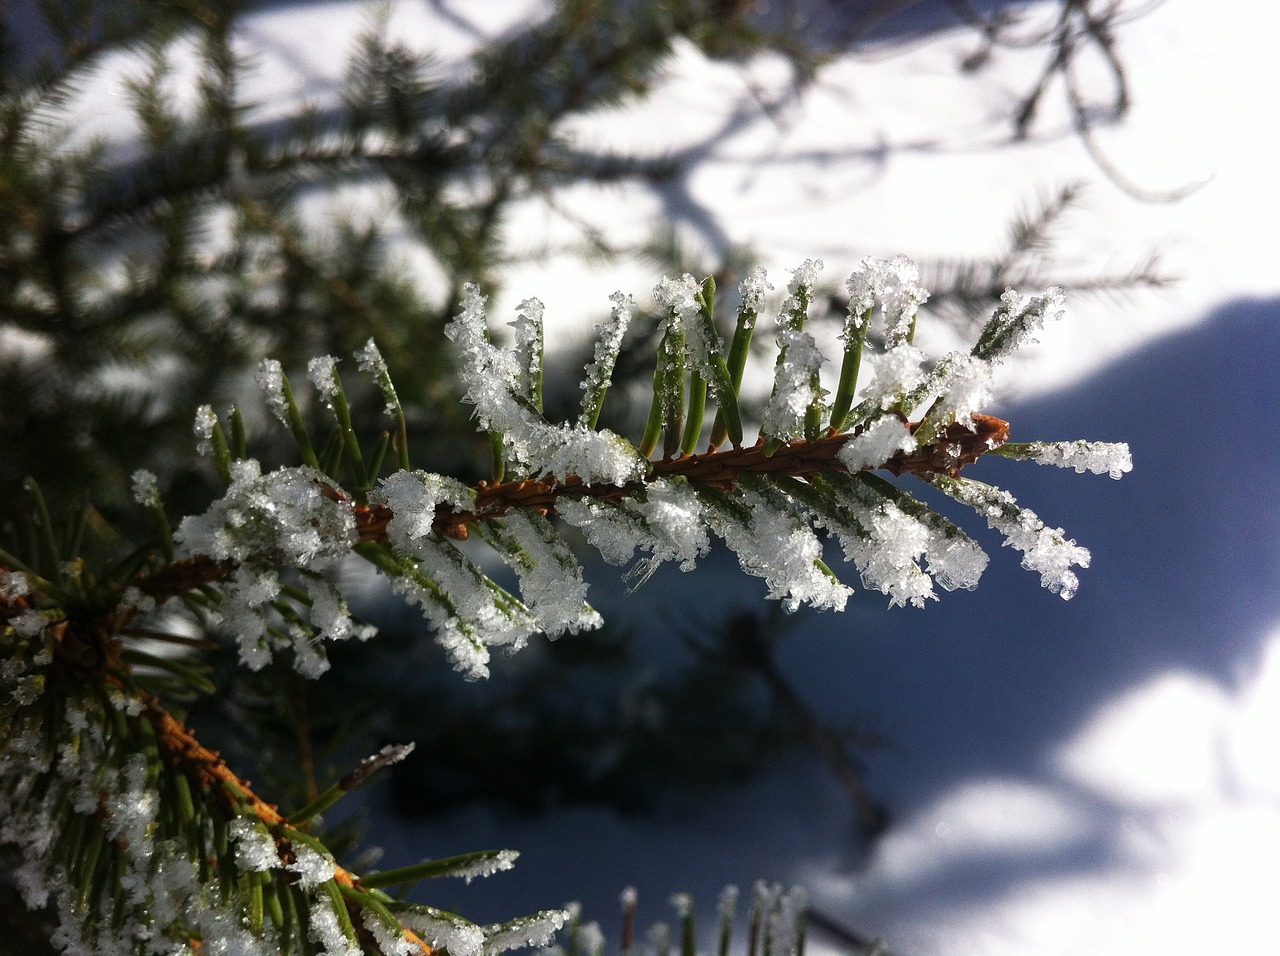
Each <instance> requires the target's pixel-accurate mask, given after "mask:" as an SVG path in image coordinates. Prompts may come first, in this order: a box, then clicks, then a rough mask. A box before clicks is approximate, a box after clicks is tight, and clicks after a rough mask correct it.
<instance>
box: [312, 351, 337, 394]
mask: <svg viewBox="0 0 1280 956" xmlns="http://www.w3.org/2000/svg"><path fill="white" fill-rule="evenodd" d="M307 377H308V378H309V379H311V386H312V388H314V389H315V390H316V393H317V394H318V395H319V396H320V397H321V398H322V399H323V400H324V402H325V404H330V403H331V402H332V401H333V398H334V396H336V395H337V394H338V360H337V359H336V358H334V357H333V356H332V355H317V356H316V357H315V358H313V359H312V360H311V361H310V362H308V363H307Z"/></svg>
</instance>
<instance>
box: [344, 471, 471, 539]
mask: <svg viewBox="0 0 1280 956" xmlns="http://www.w3.org/2000/svg"><path fill="white" fill-rule="evenodd" d="M369 502H370V503H371V504H382V505H386V507H388V508H389V509H391V514H392V518H391V523H390V524H389V525H388V526H387V536H388V538H390V540H391V542H392V544H394V545H396V546H397V547H399V548H401V549H403V550H405V551H409V552H412V551H413V548H414V542H416V541H418V540H419V539H421V538H425V537H426V536H427V535H429V534H431V533H432V532H431V526H432V523H433V522H434V521H435V519H436V509H437V508H439V507H440V506H441V505H449V506H450V507H452V508H455V509H457V510H459V511H468V510H470V509H471V508H472V507H473V505H474V504H475V493H474V492H473V491H472V490H471V489H470V488H468V487H467V486H466V485H464V484H463V483H462V482H460V481H458V480H457V479H455V478H446V477H445V476H443V475H437V474H433V473H431V472H427V471H397V472H395V473H394V474H392V475H389V476H387V477H386V478H384V479H382V482H381V483H380V484H379V485H378V487H377V488H375V489H374V490H373V491H372V492H370V494H369Z"/></svg>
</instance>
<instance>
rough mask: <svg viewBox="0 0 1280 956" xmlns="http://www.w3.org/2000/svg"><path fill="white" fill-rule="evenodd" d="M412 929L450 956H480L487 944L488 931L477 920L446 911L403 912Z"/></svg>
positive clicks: (422, 910)
mask: <svg viewBox="0 0 1280 956" xmlns="http://www.w3.org/2000/svg"><path fill="white" fill-rule="evenodd" d="M400 919H401V920H402V921H403V922H404V924H405V925H406V926H408V927H409V929H411V930H413V931H414V932H415V933H416V934H417V935H419V936H421V937H422V938H423V939H425V940H426V941H427V942H428V943H430V944H431V946H433V947H434V948H436V949H445V950H448V951H449V953H450V956H478V954H479V952H480V950H481V948H482V947H483V946H484V942H485V939H484V930H483V929H481V928H480V927H479V926H477V925H475V923H472V922H469V921H468V920H465V919H463V918H462V917H461V916H456V915H454V914H453V913H448V912H445V911H444V910H437V909H432V908H430V907H423V908H421V909H415V910H409V911H407V912H405V913H402V914H401V915H400Z"/></svg>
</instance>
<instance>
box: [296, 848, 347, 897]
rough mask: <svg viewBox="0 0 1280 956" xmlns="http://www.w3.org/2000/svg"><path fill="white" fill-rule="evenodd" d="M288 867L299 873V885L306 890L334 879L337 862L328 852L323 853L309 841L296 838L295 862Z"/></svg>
mask: <svg viewBox="0 0 1280 956" xmlns="http://www.w3.org/2000/svg"><path fill="white" fill-rule="evenodd" d="M287 869H289V870H292V871H293V872H294V873H297V874H298V885H299V886H301V887H302V888H303V889H304V890H309V889H313V888H314V887H317V886H319V885H320V884H321V883H327V882H328V881H329V880H331V879H333V874H334V873H336V872H337V864H336V863H335V862H334V861H333V857H331V856H330V855H329V854H328V853H322V852H321V851H320V850H317V849H316V848H315V847H313V846H311V845H310V844H309V843H303V842H301V841H297V840H295V841H294V843H293V862H292V863H290V864H289V865H288V867H287Z"/></svg>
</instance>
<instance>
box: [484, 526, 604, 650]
mask: <svg viewBox="0 0 1280 956" xmlns="http://www.w3.org/2000/svg"><path fill="white" fill-rule="evenodd" d="M487 530H488V532H489V533H490V534H492V535H493V538H494V542H495V545H496V546H497V547H498V550H499V551H500V552H501V553H502V555H503V557H504V558H505V559H506V560H507V563H508V564H510V565H511V566H512V568H514V570H515V572H516V574H518V575H519V577H520V596H521V597H522V598H523V599H524V602H525V604H526V605H527V606H528V608H529V611H530V613H531V614H532V615H533V621H534V623H535V624H536V626H537V627H538V628H539V630H541V631H543V632H544V633H546V634H547V635H548V636H550V637H556V636H558V635H560V634H563V633H564V632H565V631H568V632H570V633H572V634H576V633H578V631H582V630H592V629H594V628H597V627H599V626H600V625H601V624H602V623H603V621H602V620H601V618H600V615H599V614H597V613H596V611H595V610H593V609H592V608H591V607H590V606H589V605H588V604H587V584H586V582H585V581H583V580H582V568H580V567H579V566H578V562H577V560H576V559H575V558H574V556H573V553H572V552H571V551H570V550H569V549H568V548H567V547H566V546H565V544H564V543H563V541H561V540H560V537H559V536H558V535H557V534H556V532H555V529H553V528H552V527H551V524H550V522H549V521H547V519H546V518H544V517H542V516H541V515H538V514H534V513H531V512H528V511H513V512H511V513H510V514H509V515H507V516H506V517H505V518H504V519H503V520H502V521H500V522H497V521H495V522H492V523H491V524H490V526H489V528H488V529H487Z"/></svg>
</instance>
